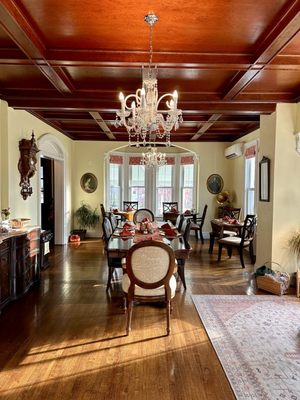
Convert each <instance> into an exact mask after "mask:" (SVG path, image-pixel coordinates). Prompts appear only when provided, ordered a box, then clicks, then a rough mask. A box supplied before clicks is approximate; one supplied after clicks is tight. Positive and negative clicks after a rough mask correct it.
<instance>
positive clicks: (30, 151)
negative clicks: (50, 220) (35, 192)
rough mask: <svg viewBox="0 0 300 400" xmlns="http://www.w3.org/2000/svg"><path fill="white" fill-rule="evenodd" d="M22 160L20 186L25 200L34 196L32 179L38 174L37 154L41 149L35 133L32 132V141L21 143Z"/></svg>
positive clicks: (21, 141)
mask: <svg viewBox="0 0 300 400" xmlns="http://www.w3.org/2000/svg"><path fill="white" fill-rule="evenodd" d="M19 150H20V158H19V163H18V169H19V172H20V175H21V180H20V184H19V186H20V187H21V192H20V193H21V195H22V197H23V199H24V200H26V199H27V197H28V196H31V194H32V187H31V186H30V178H32V177H33V176H34V174H35V172H36V163H37V158H36V154H37V153H38V152H39V149H38V147H37V145H36V142H35V138H34V133H33V132H32V135H31V139H22V140H20V141H19Z"/></svg>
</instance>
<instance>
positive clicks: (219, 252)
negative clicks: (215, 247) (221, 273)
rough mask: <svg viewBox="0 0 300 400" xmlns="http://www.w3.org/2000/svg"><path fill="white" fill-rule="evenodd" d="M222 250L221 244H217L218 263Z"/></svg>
mask: <svg viewBox="0 0 300 400" xmlns="http://www.w3.org/2000/svg"><path fill="white" fill-rule="evenodd" d="M222 248H223V246H222V244H221V243H219V251H218V261H220V260H221V255H222Z"/></svg>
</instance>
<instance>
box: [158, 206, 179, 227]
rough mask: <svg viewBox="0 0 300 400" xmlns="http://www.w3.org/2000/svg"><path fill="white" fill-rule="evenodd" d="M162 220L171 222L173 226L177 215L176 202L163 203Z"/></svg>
mask: <svg viewBox="0 0 300 400" xmlns="http://www.w3.org/2000/svg"><path fill="white" fill-rule="evenodd" d="M162 206H163V220H164V221H171V222H172V223H173V224H175V222H176V219H177V216H178V214H179V211H178V201H163V203H162Z"/></svg>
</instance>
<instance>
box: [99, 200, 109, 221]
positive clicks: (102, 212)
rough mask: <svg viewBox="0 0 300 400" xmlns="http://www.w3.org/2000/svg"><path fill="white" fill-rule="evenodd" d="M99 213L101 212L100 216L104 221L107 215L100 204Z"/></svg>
mask: <svg viewBox="0 0 300 400" xmlns="http://www.w3.org/2000/svg"><path fill="white" fill-rule="evenodd" d="M100 211H101V215H102V218H103V219H104V217H107V213H106V211H105V208H104V205H103V204H102V203H101V204H100Z"/></svg>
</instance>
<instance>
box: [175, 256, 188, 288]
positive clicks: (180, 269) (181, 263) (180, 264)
mask: <svg viewBox="0 0 300 400" xmlns="http://www.w3.org/2000/svg"><path fill="white" fill-rule="evenodd" d="M177 263H178V270H177V272H178V275H179V277H180V279H181V282H182V284H183V287H184V290H186V283H185V274H184V267H185V260H177Z"/></svg>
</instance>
